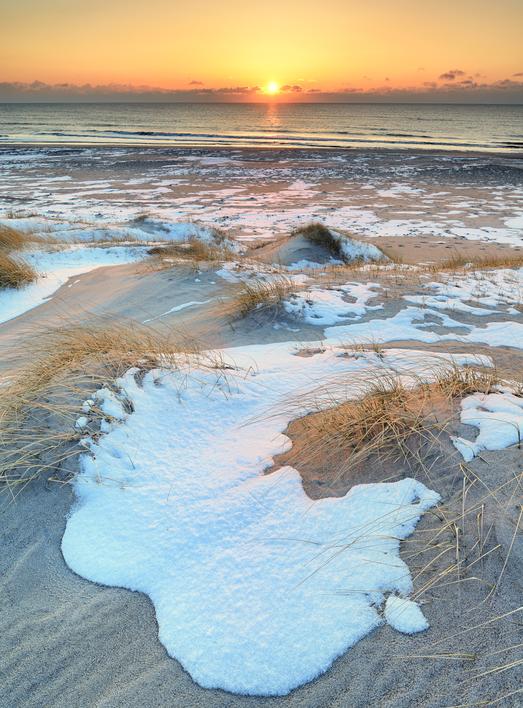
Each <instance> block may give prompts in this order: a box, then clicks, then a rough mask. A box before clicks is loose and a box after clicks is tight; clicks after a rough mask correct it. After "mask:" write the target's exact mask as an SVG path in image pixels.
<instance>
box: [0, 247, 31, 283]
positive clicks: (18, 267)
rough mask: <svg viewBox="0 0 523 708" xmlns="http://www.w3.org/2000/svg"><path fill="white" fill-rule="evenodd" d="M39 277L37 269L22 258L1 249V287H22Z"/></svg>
mask: <svg viewBox="0 0 523 708" xmlns="http://www.w3.org/2000/svg"><path fill="white" fill-rule="evenodd" d="M37 277H38V273H37V272H36V270H35V269H34V268H33V267H32V266H30V265H29V264H28V263H26V262H25V261H23V260H22V259H21V258H17V257H14V256H11V255H10V254H8V253H3V252H2V251H0V289H2V288H21V287H22V286H23V285H28V284H29V283H32V282H33V281H34V280H36V279H37Z"/></svg>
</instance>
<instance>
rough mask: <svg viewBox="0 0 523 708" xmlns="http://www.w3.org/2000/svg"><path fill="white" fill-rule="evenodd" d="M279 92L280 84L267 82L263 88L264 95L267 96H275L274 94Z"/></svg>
mask: <svg viewBox="0 0 523 708" xmlns="http://www.w3.org/2000/svg"><path fill="white" fill-rule="evenodd" d="M279 92H280V84H278V83H276V81H269V83H268V84H267V86H266V87H265V93H268V94H269V96H276V94H277V93H279Z"/></svg>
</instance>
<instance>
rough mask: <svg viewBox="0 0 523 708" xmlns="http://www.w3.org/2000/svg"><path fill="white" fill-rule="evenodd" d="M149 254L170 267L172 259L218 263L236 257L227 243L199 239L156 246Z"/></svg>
mask: <svg viewBox="0 0 523 708" xmlns="http://www.w3.org/2000/svg"><path fill="white" fill-rule="evenodd" d="M148 252H149V254H150V255H152V256H156V257H157V258H158V259H159V261H161V262H163V263H164V264H165V265H169V260H172V259H176V260H179V259H181V260H185V261H193V262H202V261H208V262H216V261H227V260H231V259H233V258H234V256H235V253H234V251H233V250H232V249H231V248H230V247H229V246H227V244H226V243H219V242H215V243H209V242H206V241H202V240H201V239H198V238H190V239H187V241H183V242H181V243H170V244H166V245H162V246H154V247H153V248H150V249H149V251H148Z"/></svg>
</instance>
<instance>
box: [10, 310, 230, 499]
mask: <svg viewBox="0 0 523 708" xmlns="http://www.w3.org/2000/svg"><path fill="white" fill-rule="evenodd" d="M31 343H32V356H31V361H30V362H29V363H28V364H27V365H26V366H25V367H23V368H22V369H21V370H20V371H19V373H17V375H15V376H14V378H12V379H11V380H10V381H8V382H7V383H5V384H4V385H3V386H2V387H0V489H2V488H4V489H9V490H11V491H12V490H13V488H14V487H17V488H18V487H19V486H20V485H21V486H23V485H24V484H26V483H27V482H29V481H30V480H31V479H33V478H35V477H37V476H38V475H40V474H41V473H42V472H47V473H56V472H59V471H60V469H61V468H62V466H63V465H64V464H65V462H66V461H67V460H70V459H71V458H74V457H76V456H78V455H79V454H80V453H82V452H85V447H82V445H81V444H80V441H81V438H82V437H83V435H84V434H85V433H84V432H82V431H79V430H78V429H77V427H76V425H75V423H76V421H77V420H78V418H79V417H80V416H82V415H84V413H83V412H82V411H83V408H82V406H83V402H84V401H85V400H86V399H88V398H90V397H92V396H93V394H94V392H95V391H96V390H97V389H99V388H101V387H104V386H106V387H109V388H110V389H113V388H114V385H115V384H114V382H115V380H116V379H117V378H118V377H119V376H121V375H123V374H124V373H125V372H126V371H128V370H129V368H131V367H137V372H139V374H140V375H141V374H143V373H144V372H147V371H150V370H151V369H155V368H157V367H165V368H177V367H181V366H189V365H193V364H196V365H197V366H198V367H200V368H201V367H204V366H206V367H208V368H212V369H214V370H219V369H220V367H221V368H223V366H224V365H223V362H221V360H220V358H219V356H218V355H216V356H213V355H212V354H201V353H200V349H199V347H198V345H197V343H196V342H194V341H193V340H191V339H190V338H189V337H185V336H183V335H181V334H180V333H178V332H173V331H172V330H167V329H155V328H152V327H149V326H145V325H139V324H137V323H134V322H113V321H110V320H109V321H96V322H93V323H91V324H89V325H72V326H63V327H59V328H55V329H52V330H48V331H42V332H38V333H33V334H32V336H31ZM137 375H138V373H137ZM217 375H220V376H221V375H222V372H221V371H217ZM89 416H90V419H91V421H92V424H93V426H94V429H95V432H94V434H95V435H96V434H97V432H96V430H97V426H96V423H97V422H98V423H99V422H100V421H101V420H102V419H103V418H106V417H107V416H106V415H105V414H104V413H103V412H102V411H100V410H98V409H97V407H96V405H95V406H93V407H92V408H91V409H90V411H89ZM98 428H99V425H98Z"/></svg>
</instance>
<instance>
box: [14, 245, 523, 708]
mask: <svg viewBox="0 0 523 708" xmlns="http://www.w3.org/2000/svg"><path fill="white" fill-rule="evenodd" d="M358 238H359V237H358ZM363 238H364V237H363ZM372 243H375V244H377V245H382V246H383V247H386V248H387V249H396V250H397V251H398V252H400V251H403V250H405V251H407V252H408V253H407V258H406V260H412V261H414V262H421V261H425V260H438V259H444V258H446V257H448V255H449V252H452V250H454V249H456V248H458V247H459V248H460V249H461V248H466V249H469V250H468V251H467V252H470V253H473V252H474V253H480V254H481V255H485V254H487V253H488V254H489V255H490V254H492V255H494V254H496V255H497V254H498V252H506V251H507V249H508V248H509V246H507V245H504V246H499V245H496V244H486V243H484V242H475V241H466V242H464V241H463V240H462V239H456V240H455V241H453V240H452V239H449V238H446V239H445V240H444V241H441V239H438V238H434V237H429V236H426V237H423V238H420V239H419V240H417V241H416V244H414V245H415V247H416V248H415V249H414V250H412V249H411V248H410V246H411V245H412V244H411V240H409V242H408V244H407V242H406V240H405V238H402V237H398V238H392V237H389V238H385V237H384V238H383V239H381V240H376V239H373V240H372ZM302 245H303V244H302ZM418 246H419V248H418ZM484 249H486V250H484ZM267 250H268V251H269V252H272V250H273V248H272V247H270V248H269V249H267ZM260 255H261V254H260ZM294 255H295V254H293V253H291V254H289V253H288V252H286V257H290V258H292V257H294ZM308 255H309V256H311V255H313V256H314V255H315V254H314V253H313V254H311V253H309V254H308ZM316 255H318V254H316ZM260 260H267V259H266V258H265V259H264V258H263V257H262V258H260ZM268 260H270V259H268ZM75 280H77V282H76V283H75V285H74V287H70V288H69V287H67V285H68V284H66V285H65V286H63V287H62V288H61V289H60V290H59V291H58V292H57V293H56V294H55V296H54V297H53V298H52V299H51V300H50V301H48V302H47V303H44V304H43V305H41V306H39V307H38V308H35V309H33V310H31V311H29V312H27V313H25V314H24V315H22V316H21V317H19V318H16V319H15V320H11V321H10V322H7V323H5V324H4V325H2V327H0V371H1V372H2V373H4V374H5V373H10V372H13V371H16V369H17V368H18V367H19V366H20V365H21V364H23V363H24V362H25V361H27V360H28V359H30V357H31V347H32V344H33V343H34V339H33V338H34V337H36V336H37V334H38V331H39V329H40V328H42V327H49V326H56V325H60V324H64V323H68V322H73V321H74V322H75V323H76V322H88V321H90V320H92V319H93V318H94V317H100V316H103V317H108V318H112V317H118V318H130V319H134V320H136V321H138V322H143V321H144V320H146V319H151V318H153V321H154V324H155V326H159V327H163V326H168V327H174V328H176V329H179V331H180V332H181V333H183V334H184V335H189V336H192V337H194V338H196V339H198V340H200V341H202V342H203V343H204V344H205V345H207V346H223V345H225V344H227V345H228V346H234V345H240V344H245V343H253V342H260V341H263V342H271V341H288V340H295V341H296V342H300V343H305V342H307V341H317V340H318V339H319V338H320V333H321V330H320V329H319V328H317V327H312V326H308V325H304V324H300V325H299V326H297V325H296V323H295V322H294V323H292V326H291V323H288V322H287V323H286V322H285V320H282V327H281V328H279V329H275V328H274V327H273V322H271V321H270V320H268V319H263V318H260V317H255V318H248V319H247V320H246V321H244V322H241V323H240V322H235V323H232V324H231V322H230V321H228V319H227V318H226V317H224V315H223V304H224V303H226V302H227V300H228V299H230V298H231V297H232V296H233V295H234V293H235V292H236V290H237V286H236V285H235V284H231V283H227V282H225V281H223V280H221V279H220V278H219V277H217V276H216V274H215V272H214V271H213V270H206V269H203V270H202V271H201V272H195V271H194V270H192V269H191V268H187V267H184V268H176V269H173V270H161V271H153V270H152V269H151V268H150V267H148V266H145V267H144V266H143V265H137V264H132V265H126V266H116V267H112V268H100V269H97V270H95V271H92V272H90V273H88V274H85V275H83V276H80V277H79V278H76V279H75ZM411 291H412V290H411ZM400 296H401V288H400V287H397V288H395V289H394V292H393V293H392V296H390V297H389V299H388V300H387V303H386V306H385V308H384V309H383V310H382V311H378V313H376V312H371V313H369V314H368V315H367V316H366V318H364V320H365V319H370V318H375V317H386V316H390V315H391V314H394V313H395V312H397V311H398V310H399V309H400V307H403V306H405V302H404V301H401V300H400V299H399V297H400ZM196 300H201V301H203V300H210V302H208V303H205V304H202V305H196V306H194V307H191V308H187V309H184V310H178V311H175V312H171V313H170V314H164V313H166V312H167V311H168V310H170V309H172V308H173V307H176V306H178V305H181V304H184V303H187V302H190V301H196ZM460 319H461V320H462V321H467V317H466V316H462V315H460ZM492 319H495V317H494V318H492ZM364 320H363V321H364ZM390 346H400V347H409V346H410V347H412V348H415V349H423V348H427V349H428V350H431V351H434V350H437V349H439V348H441V349H444V350H446V351H448V350H451V351H452V350H454V351H459V352H463V351H475V352H477V351H478V350H479V349H480V348H479V347H477V346H470V345H468V346H466V345H463V344H460V343H458V342H456V343H454V342H450V343H446V344H445V346H444V347H439V346H438V345H430V346H426V347H425V346H424V345H423V344H420V343H417V342H396V343H394V344H392V345H390ZM490 353H493V354H494V355H495V358H496V361H497V363H498V364H499V365H500V366H501V367H502V368H507V369H512V371H521V370H522V358H521V357H522V355H521V352H520V351H519V350H514V349H511V348H510V347H503V348H498V349H496V350H494V351H493V352H491V351H490V350H489V354H490ZM454 426H455V431H456V432H457V433H460V432H463V431H462V427H463V426H460V424H459V422H457V419H455V420H454ZM298 427H299V424H298ZM291 437H292V436H291ZM449 451H450V452H452V451H451V450H450V448H449ZM75 464H76V463H74V462H71V463H70V465H69V467H68V468H66V469H64V470H63V477H64V480H65V479H67V475H68V474H69V473H74V471H75ZM468 468H469V472H468V474H469V478H470V479H474V480H475V483H474V484H473V485H471V487H470V489H469V490H468V494H467V502H466V503H467V505H468V506H469V507H471V506H473V505H477V507H478V509H481V508H482V507H484V511H483V512H482V523H483V526H484V529H485V530H486V531H487V530H489V529H490V533H489V534H488V539H487V541H485V550H490V549H494V550H492V552H490V553H489V555H488V556H486V557H485V558H484V559H483V560H481V561H479V562H478V563H477V564H476V566H475V571H474V573H473V575H474V577H476V578H477V580H475V581H468V582H464V583H454V584H449V585H446V584H445V578H444V577H443V578H442V580H441V584H440V586H439V587H438V588H436V589H433V590H431V591H430V592H426V593H424V594H423V595H422V596H421V597H420V601H421V602H422V609H423V612H424V614H425V615H426V617H427V618H428V620H429V622H430V629H429V630H428V631H427V632H425V633H422V634H420V635H417V636H415V637H408V636H405V635H401V634H399V633H398V632H395V631H394V630H393V629H391V628H390V627H387V626H384V627H381V628H379V629H378V630H376V631H375V632H373V633H372V634H371V635H369V636H367V637H366V638H364V639H363V640H362V641H360V642H359V643H358V644H356V646H354V647H353V648H352V649H351V650H350V651H348V652H347V653H346V654H345V655H344V656H342V657H341V658H339V659H338V660H337V661H336V662H335V664H334V665H333V666H332V667H331V669H329V670H328V671H327V673H325V674H324V675H322V676H320V677H319V678H318V679H316V680H315V681H313V682H312V683H310V684H307V685H305V686H303V687H301V688H299V689H297V690H295V691H293V692H292V693H291V694H290V695H289V696H286V697H281V698H259V697H256V698H254V697H245V696H235V695H230V694H227V693H224V692H222V691H214V690H206V689H202V688H201V687H199V686H198V685H197V684H195V683H194V682H193V681H192V679H191V677H190V676H189V675H188V674H187V673H186V672H185V671H184V670H183V669H182V668H181V666H180V665H179V664H178V662H177V661H176V660H175V659H172V658H170V657H169V656H168V655H167V654H166V652H165V650H164V648H163V646H162V645H161V644H160V642H159V640H158V634H157V631H158V628H157V624H156V620H155V615H154V610H153V607H152V605H151V603H150V601H149V599H148V598H147V597H146V596H144V595H141V594H139V593H133V592H130V591H127V590H123V589H117V588H116V589H115V588H107V587H101V586H98V585H96V584H93V583H90V582H87V581H86V580H84V579H82V578H80V577H78V576H76V575H75V574H74V573H72V572H71V571H70V570H69V568H68V567H67V566H66V565H65V562H64V560H63V558H62V555H61V552H60V542H61V538H62V535H63V531H64V528H65V523H66V518H67V514H68V512H69V510H70V508H71V505H72V504H73V503H74V499H73V495H72V490H71V487H70V486H69V485H68V484H66V483H63V484H60V483H57V482H49V481H47V480H46V479H45V477H42V478H40V479H39V480H37V481H35V482H33V483H32V484H30V485H29V486H28V487H27V488H26V489H24V490H23V492H22V493H20V494H19V495H18V496H17V498H16V499H15V500H10V499H9V498H8V497H7V496H5V495H3V496H0V513H1V517H0V520H1V527H0V528H1V532H0V533H1V540H2V554H0V675H1V677H2V681H1V682H0V706H1V708H41V707H43V706H46V708H62V707H63V708H65V707H68V708H69V707H70V706H82V707H83V706H97V707H100V708H101V707H102V706H103V707H104V708H110V707H114V708H134V707H136V708H142V707H143V706H147V708H156V707H158V708H160V707H163V706H184V708H185V707H188V708H191V707H193V706H194V707H195V708H196V707H199V706H205V707H209V708H210V707H213V708H218V707H220V708H222V707H223V708H225V707H228V706H231V707H233V706H241V707H246V708H248V707H250V706H252V707H254V706H256V707H257V706H267V707H268V708H272V707H273V706H274V708H279V707H280V706H281V707H284V706H285V707H287V706H289V707H291V706H292V707H300V708H301V707H305V706H306V707H310V708H317V707H321V708H327V707H329V708H331V707H333V708H334V707H339V708H342V707H343V708H346V707H348V706H350V708H353V707H354V708H358V707H361V708H364V707H370V706H373V707H374V706H380V707H384V708H408V707H409V708H410V707H413V706H434V707H436V706H437V707H440V708H443V707H444V706H457V705H461V704H473V705H475V704H477V703H479V702H481V701H489V700H498V701H499V703H498V704H499V705H502V706H516V705H520V698H521V696H520V695H519V696H518V694H517V693H515V692H516V691H517V690H518V689H519V688H520V679H521V675H520V674H518V670H507V671H503V672H494V673H491V674H488V675H485V676H483V675H482V674H483V673H484V672H486V671H489V670H490V669H491V668H492V667H495V666H498V665H507V664H509V663H510V662H511V661H513V660H515V659H516V657H517V651H518V650H517V649H510V647H512V646H514V645H517V644H518V643H520V642H521V641H522V640H521V628H522V622H523V619H522V614H511V615H508V616H506V617H505V618H504V619H502V620H499V621H492V620H493V619H494V618H496V617H498V616H499V615H504V614H506V613H511V612H512V611H513V610H514V609H515V608H517V607H519V606H520V605H521V596H522V591H523V587H522V578H523V548H522V541H521V538H520V537H519V536H518V537H516V538H515V537H514V529H515V527H516V522H517V518H518V513H519V508H520V506H519V505H520V504H521V495H520V494H519V493H518V489H517V488H516V486H515V483H514V475H515V473H516V472H517V471H519V470H521V469H523V456H522V453H521V450H520V449H518V448H513V449H509V450H504V451H499V452H494V453H483V454H482V455H481V457H479V458H476V459H475V460H474V461H473V462H472V463H470V464H469V465H468ZM298 471H300V473H301V474H302V476H303V479H304V488H305V490H306V491H307V493H308V494H309V496H311V497H312V498H317V497H318V496H324V495H325V494H326V493H328V494H339V493H343V492H344V491H345V490H346V489H347V488H348V487H349V486H350V485H351V484H353V483H355V482H357V481H363V480H362V479H357V480H356V479H347V478H345V479H343V480H341V482H340V481H338V482H335V481H334V480H329V479H325V477H324V476H322V477H320V476H319V475H318V474H315V470H314V469H311V468H310V466H309V467H307V465H304V466H303V469H299V470H298ZM394 473H396V474H398V475H399V474H404V473H405V470H402V469H401V468H400V467H398V468H396V469H395V470H394ZM462 479H463V470H462V469H461V468H460V465H459V460H458V458H457V456H455V455H454V457H453V463H452V464H449V465H445V466H441V465H435V467H434V469H433V470H432V479H430V480H426V481H427V483H428V484H429V486H431V487H432V488H433V489H437V491H438V492H440V493H441V494H442V496H443V497H444V500H445V507H446V509H447V511H448V513H449V515H452V514H459V511H460V508H461V504H462V501H461V496H460V494H461V491H462ZM501 484H506V487H505V489H504V491H503V492H497V493H496V494H491V493H490V491H489V490H493V489H495V488H497V487H499V486H500V485H501ZM340 485H341V486H340ZM476 516H477V514H476V513H473V514H471V515H470V517H469V518H468V521H467V522H466V524H465V526H464V527H463V528H462V529H461V532H460V537H461V539H462V545H461V550H460V553H461V554H462V558H463V562H472V561H473V560H474V559H475V558H477V557H478V545H477V543H476V535H475V534H476V531H475V529H476V526H477V520H476ZM440 523H441V522H440V520H439V519H437V518H434V517H432V516H431V515H427V516H426V517H425V518H424V519H423V520H422V522H421V524H420V525H419V527H418V529H417V531H416V533H415V535H414V536H413V537H412V541H411V542H410V541H409V542H408V543H405V544H404V548H403V552H402V553H403V557H404V559H405V560H407V562H408V564H409V566H410V568H411V570H412V572H413V575H416V573H417V571H419V570H421V568H422V566H423V565H424V564H425V563H426V562H427V560H428V558H435V556H436V555H437V552H438V549H437V548H436V547H435V549H434V551H432V552H429V553H428V554H427V553H426V551H425V550H424V543H425V540H426V539H427V538H428V537H430V536H431V535H432V534H433V533H434V529H437V528H439V527H440ZM486 531H485V533H486ZM446 538H450V539H452V535H451V534H447V535H446ZM514 539H515V540H514ZM421 551H423V553H422V552H421ZM509 551H510V555H509V562H507V563H506V565H505V561H506V559H507V554H508V553H509ZM418 554H419V555H418ZM449 562H450V561H449V559H448V557H447V556H443V557H442V558H440V559H439V560H434V562H433V565H432V566H431V567H432V571H431V573H430V574H427V575H426V574H421V575H420V577H419V578H416V580H415V588H418V589H419V588H421V587H422V586H423V583H424V582H425V581H426V579H427V578H428V577H433V573H435V572H442V571H443V570H444V568H445V567H446V566H447V565H448V563H449ZM502 571H503V574H502V580H501V583H500V585H499V587H497V588H495V591H493V592H492V594H491V596H490V597H489V599H488V600H487V601H485V597H486V595H487V593H488V592H489V590H492V589H493V588H494V587H495V584H496V582H497V580H498V578H499V577H500V574H501V573H502ZM478 625H479V627H478ZM455 635H457V636H455ZM495 652H499V653H495ZM465 653H466V654H468V655H475V656H477V658H476V659H474V660H469V659H470V658H471V657H470V656H468V657H466V658H460V657H462V655H463V654H465ZM434 655H440V656H439V658H423V657H434ZM456 655H459V656H456Z"/></svg>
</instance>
